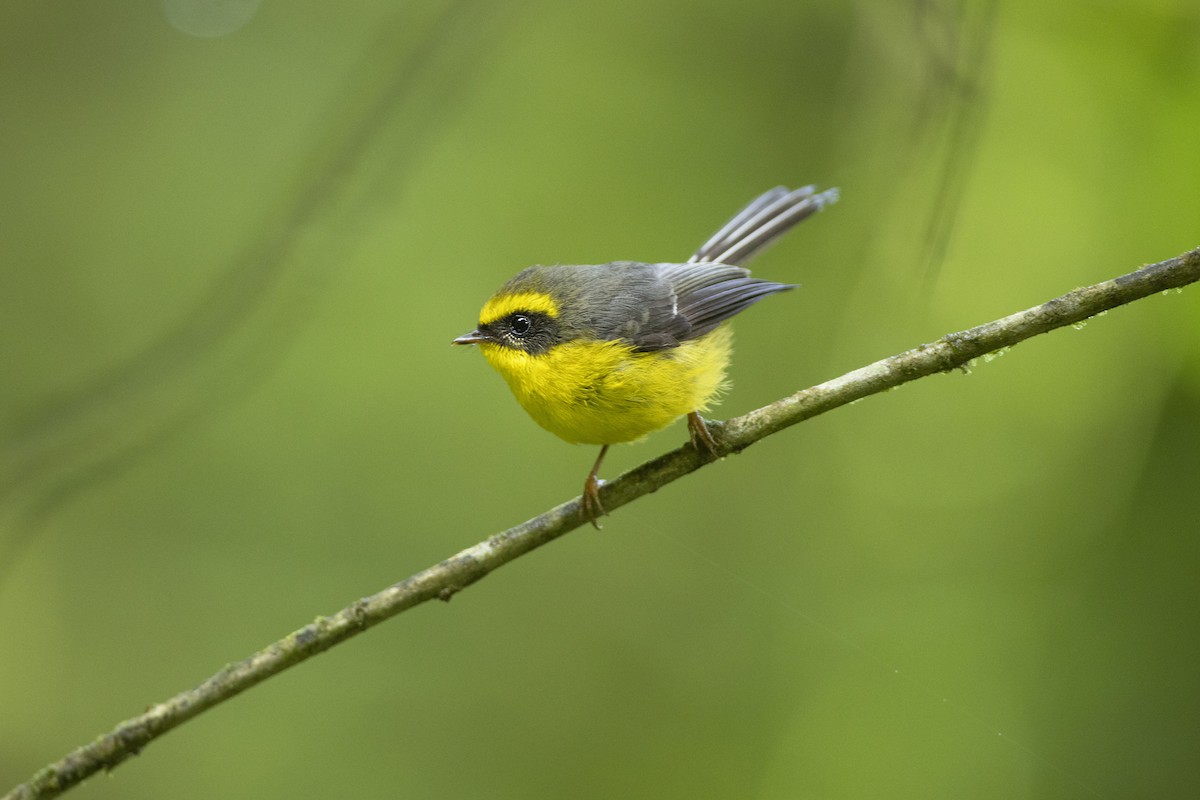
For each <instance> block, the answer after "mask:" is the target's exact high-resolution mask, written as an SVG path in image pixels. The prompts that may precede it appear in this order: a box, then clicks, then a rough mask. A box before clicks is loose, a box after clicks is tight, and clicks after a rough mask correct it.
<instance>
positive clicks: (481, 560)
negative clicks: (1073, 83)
mask: <svg viewBox="0 0 1200 800" xmlns="http://www.w3.org/2000/svg"><path fill="white" fill-rule="evenodd" d="M1197 280H1200V248H1197V249H1195V250H1192V251H1189V252H1187V253H1184V254H1183V255H1180V256H1178V257H1176V258H1172V259H1168V260H1167V261H1163V262H1160V263H1158V264H1151V265H1149V266H1146V267H1142V268H1141V269H1139V270H1137V271H1135V272H1131V273H1129V274H1128V275H1122V276H1121V277H1119V278H1114V279H1113V280H1108V281H1104V282H1102V283H1098V284H1096V285H1094V286H1088V287H1086V288H1083V289H1076V290H1075V291H1073V292H1069V293H1068V294H1065V295H1063V296H1061V297H1056V298H1054V299H1053V300H1049V301H1047V302H1045V303H1042V304H1041V305H1039V306H1034V307H1033V308H1029V309H1026V310H1025V311H1020V312H1017V313H1016V314H1011V315H1009V316H1007V317H1004V318H1002V319H998V320H996V321H995V322H989V323H987V324H984V325H980V326H978V327H975V328H970V329H969V330H965V331H959V332H958V333H952V334H949V335H947V336H943V337H942V338H941V339H938V340H937V341H936V342H933V343H931V344H924V345H921V346H919V347H916V348H914V349H912V350H908V351H907V352H904V353H900V354H899V355H895V356H891V357H890V358H885V359H883V360H882V361H876V362H875V363H874V364H870V365H868V366H866V367H862V368H861V369H857V370H854V371H853V372H848V373H846V374H845V375H842V376H841V377H840V378H834V379H833V380H831V381H826V382H825V383H822V384H819V385H817V386H813V387H812V388H809V389H805V390H803V391H801V392H797V393H796V394H794V395H791V396H790V397H785V398H783V399H782V400H778V401H776V402H774V403H772V404H770V405H768V406H765V407H763V408H760V409H758V410H756V411H751V412H750V413H749V414H746V415H745V416H742V417H737V418H736V419H731V420H729V421H728V422H725V423H724V424H721V425H719V426H716V425H714V429H715V432H717V433H718V450H719V453H720V454H721V455H728V454H732V453H738V452H741V451H742V450H744V449H746V448H747V447H749V446H750V445H752V444H754V443H755V442H757V441H759V440H760V439H763V438H765V437H767V436H770V435H771V434H773V433H776V432H777V431H780V430H782V429H784V428H787V427H789V426H791V425H795V424H796V423H798V422H802V421H804V420H806V419H809V418H811V417H815V416H817V415H818V414H823V413H825V412H826V411H832V410H833V409H835V408H839V407H841V406H844V405H847V404H849V403H852V402H854V401H855V400H859V399H861V398H864V397H867V396H869V395H872V394H876V393H878V392H882V391H884V390H885V389H891V388H893V387H895V386H899V385H901V384H904V383H908V382H909V381H913V380H916V379H918V378H923V377H925V376H927V375H933V374H934V373H937V372H948V371H951V370H954V369H958V368H962V367H965V366H967V365H968V364H969V363H970V362H971V361H972V360H973V359H976V358H979V357H981V356H984V355H987V354H988V353H992V352H995V351H997V350H1000V349H1003V348H1007V347H1011V346H1013V345H1015V344H1018V343H1019V342H1023V341H1024V340H1026V339H1029V338H1031V337H1033V336H1036V335H1038V334H1039V333H1046V332H1047V331H1051V330H1054V329H1055V328H1061V327H1064V326H1067V325H1072V324H1074V323H1078V322H1082V321H1084V320H1086V319H1088V318H1089V317H1092V316H1095V315H1096V314H1099V313H1101V312H1104V311H1107V310H1108V309H1111V308H1116V307H1117V306H1121V305H1124V304H1126V303H1131V302H1133V301H1135V300H1139V299H1141V298H1143V297H1147V296H1149V295H1151V294H1154V293H1156V292H1161V291H1165V290H1167V289H1175V288H1179V287H1182V286H1185V285H1187V284H1189V283H1193V282H1195V281H1197ZM710 460H711V458H709V457H707V456H705V455H702V454H701V453H700V452H698V451H697V450H695V449H693V448H692V447H691V446H690V445H685V446H683V447H680V448H679V449H677V450H673V451H671V452H670V453H667V454H665V455H663V456H660V457H659V458H656V459H654V460H653V461H648V462H646V463H645V464H642V465H641V466H639V467H637V468H636V469H633V470H631V471H629V472H627V473H625V474H624V475H622V476H621V477H620V478H618V479H617V480H615V481H613V482H612V483H610V484H608V485H607V486H606V487H604V489H603V495H604V497H603V499H604V506H605V508H607V509H609V510H610V511H611V510H615V509H617V508H620V507H621V506H623V505H625V504H626V503H630V502H632V501H633V500H636V499H637V498H639V497H642V496H643V495H646V494H649V493H651V492H653V491H656V490H657V489H659V488H661V487H663V486H665V485H666V484H668V483H670V482H671V481H674V480H676V479H677V478H680V477H682V476H684V475H686V474H688V473H689V472H693V471H695V470H697V469H699V468H700V467H702V466H704V465H705V464H706V463H709V461H710ZM581 522H582V520H581V517H580V509H579V500H578V499H575V500H571V501H570V502H567V503H563V504H562V505H560V506H558V507H556V508H553V509H551V510H549V511H547V512H546V513H544V514H542V515H540V516H538V517H534V518H533V519H531V520H529V521H527V522H524V523H522V524H520V525H518V526H516V527H515V528H510V529H509V530H507V531H505V532H503V533H499V534H496V535H495V536H492V537H490V538H489V539H486V540H485V541H482V542H480V543H479V544H476V545H474V546H473V547H469V548H467V549H466V550H463V551H462V552H460V553H458V554H457V555H454V556H451V557H450V558H448V559H446V560H445V561H443V562H441V563H439V564H435V565H434V566H432V567H429V568H428V569H426V570H424V571H422V572H419V573H417V574H416V575H413V576H412V577H409V578H407V579H405V580H403V581H401V582H400V583H397V584H395V585H393V586H389V587H388V588H386V589H384V590H383V591H381V592H379V593H377V594H374V595H371V596H370V597H365V598H363V599H361V600H359V601H357V602H356V603H354V604H352V605H350V606H348V607H347V608H344V609H342V610H341V611H339V612H338V613H336V614H334V615H333V616H331V617H321V618H319V619H317V620H316V621H315V622H313V623H311V624H309V625H305V626H304V627H303V628H301V629H300V630H298V631H296V632H294V633H292V634H291V635H289V636H287V637H285V638H283V639H281V640H279V641H278V642H275V643H274V644H272V645H270V646H269V647H267V648H265V649H263V650H260V651H259V652H257V653H255V654H254V655H252V656H250V657H249V658H247V659H246V660H244V661H240V662H238V663H236V664H230V665H228V666H226V667H225V668H224V669H222V670H221V671H219V672H218V673H216V674H215V675H213V676H212V677H211V678H209V679H208V680H206V681H205V682H204V683H202V684H200V685H199V686H197V687H196V688H194V689H190V690H188V691H186V692H183V693H181V694H178V695H176V696H175V697H172V698H171V699H169V700H167V701H165V702H162V703H158V704H156V705H154V706H152V707H151V708H150V709H149V710H148V711H146V712H145V713H144V714H141V715H139V716H136V717H133V718H131V719H128V720H126V721H124V722H122V723H121V724H120V725H118V726H117V727H116V728H115V729H113V730H112V731H111V732H109V733H107V734H105V735H103V736H100V737H99V738H97V739H96V740H94V741H93V742H91V743H90V744H87V745H85V746H83V747H80V748H79V749H77V750H75V751H73V752H71V753H69V754H68V755H67V756H65V757H64V758H63V759H62V760H60V761H58V762H56V763H54V764H51V765H49V766H47V767H45V768H44V769H42V770H41V771H40V772H38V773H37V774H36V775H34V776H33V778H32V779H30V781H29V782H28V783H25V784H22V785H20V786H17V787H16V788H14V789H13V790H12V791H11V792H9V794H7V795H6V796H5V798H4V800H18V799H20V800H26V799H28V798H46V797H54V796H57V795H58V794H60V793H62V792H63V791H65V790H67V789H69V788H71V787H72V786H75V785H76V784H78V783H80V782H81V781H83V780H84V779H85V778H87V777H88V776H90V775H92V774H94V773H96V772H99V771H100V770H108V769H112V768H113V767H115V766H116V765H117V764H120V763H121V762H122V761H124V760H125V759H127V758H128V757H130V756H131V755H134V754H136V753H137V752H139V751H140V750H141V749H142V748H143V747H145V746H146V745H147V744H149V743H150V742H152V741H153V740H154V739H156V738H158V737H159V736H161V735H162V734H164V733H166V732H167V731H169V730H171V729H172V728H174V727H176V726H178V725H181V724H182V723H184V722H185V721H187V720H189V719H191V718H192V717H194V716H196V715H198V714H200V713H201V712H204V711H207V710H208V709H210V708H212V707H213V706H215V705H217V704H219V703H221V702H224V701H225V700H228V699H229V698H231V697H233V696H235V695H237V694H240V693H241V692H244V691H245V690H247V689H249V688H250V687H252V686H254V685H256V684H258V683H260V682H262V681H264V680H266V679H267V678H269V677H271V676H272V675H275V674H277V673H279V672H282V671H283V670H285V669H287V668H288V667H290V666H293V665H295V664H299V663H300V662H302V661H304V660H306V659H308V658H311V657H312V656H315V655H317V654H318V653H321V652H323V651H325V650H328V649H329V648H331V647H333V646H334V645H336V644H338V643H339V642H342V641H345V640H346V639H349V638H350V637H352V636H354V635H356V634H358V633H361V632H362V631H365V630H367V629H368V628H371V627H373V626H375V625H378V624H379V623H381V622H383V621H384V620H387V619H390V618H391V617H394V616H395V615H397V614H399V613H400V612H401V611H404V610H406V609H409V608H412V607H413V606H416V605H419V604H421V603H424V602H425V601H427V600H433V599H435V598H436V599H440V600H449V599H450V598H451V597H452V596H453V595H454V594H455V593H456V592H459V591H461V590H462V589H464V588H466V587H467V586H469V585H471V584H472V583H474V582H475V581H477V580H479V579H480V578H482V577H484V576H485V575H487V574H488V573H490V572H492V571H493V570H495V569H497V568H499V567H501V566H503V565H504V564H507V563H508V562H509V561H512V560H513V559H515V558H518V557H519V556H522V555H524V554H525V553H528V552H529V551H531V550H534V549H536V548H538V547H541V546H542V545H544V544H546V543H548V542H550V541H553V540H554V539H557V538H558V537H560V536H562V535H563V534H565V533H567V532H569V531H571V530H573V529H575V528H578V527H579V526H580V524H581Z"/></svg>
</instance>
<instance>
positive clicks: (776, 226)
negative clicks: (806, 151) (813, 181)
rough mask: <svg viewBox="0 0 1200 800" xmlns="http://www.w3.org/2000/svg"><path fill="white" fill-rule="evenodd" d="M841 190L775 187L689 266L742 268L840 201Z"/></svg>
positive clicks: (718, 234) (719, 233)
mask: <svg viewBox="0 0 1200 800" xmlns="http://www.w3.org/2000/svg"><path fill="white" fill-rule="evenodd" d="M837 199H838V190H837V189H826V190H825V191H823V192H820V193H817V187H815V186H802V187H801V188H799V189H794V190H792V191H788V189H787V188H785V187H783V186H776V187H775V188H774V189H772V190H770V191H769V192H764V193H763V194H761V195H759V196H758V197H756V198H755V199H754V200H752V201H750V204H749V205H747V206H746V207H745V208H743V209H742V210H741V211H739V212H738V213H737V215H736V216H735V217H734V218H733V219H731V220H729V222H726V223H725V225H724V226H723V227H722V228H721V230H719V231H717V232H716V233H714V234H713V235H712V238H710V239H709V240H708V241H707V242H705V243H704V244H703V245H701V246H700V249H699V250H697V251H696V254H695V255H694V256H692V257H691V258H689V259H688V263H689V264H696V263H704V262H713V263H717V264H731V265H733V266H741V265H742V264H745V263H746V262H747V261H749V260H750V259H751V258H753V257H754V256H755V255H757V254H758V253H759V251H761V250H762V249H763V248H764V247H766V246H767V245H769V244H770V243H771V242H773V241H775V240H776V239H778V238H779V237H780V236H782V235H783V234H784V233H786V232H787V231H789V230H790V229H791V227H792V226H793V225H795V224H796V223H798V222H800V221H801V220H803V219H806V218H808V217H810V216H812V215H813V214H815V213H817V212H818V211H820V210H821V209H822V208H824V207H825V206H827V205H829V204H830V203H834V202H837Z"/></svg>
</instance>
